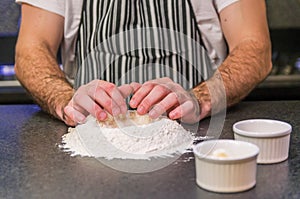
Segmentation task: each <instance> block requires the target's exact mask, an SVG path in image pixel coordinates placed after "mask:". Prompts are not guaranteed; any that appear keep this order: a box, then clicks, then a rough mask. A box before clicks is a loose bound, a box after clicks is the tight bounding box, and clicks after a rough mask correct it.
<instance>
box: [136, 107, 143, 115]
mask: <svg viewBox="0 0 300 199" xmlns="http://www.w3.org/2000/svg"><path fill="white" fill-rule="evenodd" d="M137 112H138V113H139V114H144V113H145V107H144V106H139V107H138V109H137Z"/></svg>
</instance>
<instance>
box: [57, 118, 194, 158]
mask: <svg viewBox="0 0 300 199" xmlns="http://www.w3.org/2000/svg"><path fill="white" fill-rule="evenodd" d="M193 139H194V137H193V136H192V135H191V133H190V132H188V131H186V130H185V129H184V128H183V127H182V126H181V125H180V124H178V123H177V122H176V121H173V120H170V119H168V118H165V117H161V118H159V119H156V120H152V119H150V117H149V116H147V115H144V116H140V115H137V114H136V112H129V114H128V116H127V117H121V118H112V117H110V118H108V120H106V121H105V122H98V121H97V120H96V119H95V118H93V117H91V116H89V117H88V120H87V122H86V123H85V124H81V125H78V126H76V127H75V128H69V133H67V134H65V135H64V136H63V137H62V143H63V144H62V145H61V148H63V149H64V150H65V151H68V152H71V155H73V156H76V155H80V156H90V157H97V158H98V157H100V158H106V159H115V158H117V159H149V158H151V157H166V156H172V155H175V154H177V155H178V154H182V153H183V152H185V150H186V149H188V148H189V147H191V145H192V143H193Z"/></svg>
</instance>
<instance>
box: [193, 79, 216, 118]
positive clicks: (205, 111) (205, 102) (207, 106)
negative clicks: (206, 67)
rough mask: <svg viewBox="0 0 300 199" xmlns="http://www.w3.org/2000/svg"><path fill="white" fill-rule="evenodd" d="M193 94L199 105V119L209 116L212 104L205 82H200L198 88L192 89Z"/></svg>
mask: <svg viewBox="0 0 300 199" xmlns="http://www.w3.org/2000/svg"><path fill="white" fill-rule="evenodd" d="M193 93H194V95H195V97H196V98H197V101H198V103H199V107H200V119H203V118H205V117H208V116H210V114H211V107H212V102H211V95H210V92H209V89H208V87H207V84H206V82H202V83H200V84H199V85H198V86H196V87H195V88H193Z"/></svg>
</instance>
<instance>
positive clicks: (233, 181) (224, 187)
mask: <svg viewBox="0 0 300 199" xmlns="http://www.w3.org/2000/svg"><path fill="white" fill-rule="evenodd" d="M220 150H222V151H223V152H225V153H226V155H227V157H222V156H221V157H218V155H216V154H215V152H216V151H220ZM193 151H194V155H195V164H196V182H197V184H198V185H199V186H200V187H201V188H203V189H206V190H209V191H213V192H219V193H233V192H241V191H245V190H248V189H250V188H252V187H253V186H255V184H256V166H257V164H256V158H257V155H258V153H259V148H258V147H257V146H256V145H254V144H251V143H248V142H243V141H237V140H209V141H204V142H201V143H199V144H197V145H196V146H195V147H193Z"/></svg>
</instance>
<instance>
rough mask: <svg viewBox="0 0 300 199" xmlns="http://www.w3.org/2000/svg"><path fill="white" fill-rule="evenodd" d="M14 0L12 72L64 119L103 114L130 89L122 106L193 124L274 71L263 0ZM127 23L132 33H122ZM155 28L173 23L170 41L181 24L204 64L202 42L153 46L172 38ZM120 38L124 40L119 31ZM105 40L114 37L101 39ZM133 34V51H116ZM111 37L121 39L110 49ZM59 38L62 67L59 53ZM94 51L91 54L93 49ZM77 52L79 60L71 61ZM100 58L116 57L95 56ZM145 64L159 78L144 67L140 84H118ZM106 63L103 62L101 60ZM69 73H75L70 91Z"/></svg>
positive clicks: (114, 110)
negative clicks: (18, 8) (17, 20)
mask: <svg viewBox="0 0 300 199" xmlns="http://www.w3.org/2000/svg"><path fill="white" fill-rule="evenodd" d="M17 1H18V2H23V3H22V22H21V28H20V33H19V38H18V42H17V47H16V65H15V70H16V74H17V77H18V79H19V81H20V82H21V83H22V85H23V86H24V87H25V88H26V89H27V90H28V91H29V92H30V93H31V95H32V97H33V98H34V99H35V100H36V101H37V103H38V104H40V106H41V107H42V108H43V109H44V110H45V111H47V112H49V113H50V114H52V115H53V116H55V117H57V118H58V119H61V120H63V121H64V122H65V123H66V124H67V125H76V124H77V123H81V122H84V120H85V118H86V116H87V115H89V114H91V115H93V116H95V117H96V118H97V119H98V120H105V119H106V118H107V113H110V114H112V115H119V114H122V113H125V112H126V110H127V105H126V103H125V100H124V99H125V98H127V97H128V96H129V95H130V94H132V93H133V96H132V98H131V100H130V103H129V104H130V106H131V107H132V108H136V109H137V111H138V113H139V114H145V113H148V112H149V115H150V116H151V117H153V118H156V117H158V116H159V115H161V114H163V113H164V112H167V114H168V116H169V118H171V119H182V120H183V121H184V122H188V123H194V122H197V121H199V120H201V119H202V118H204V117H207V116H209V115H210V114H211V111H212V109H213V108H214V109H215V110H221V109H224V108H225V107H226V106H232V105H234V104H236V103H237V102H239V101H240V100H241V99H243V98H244V97H245V96H246V95H247V94H248V93H249V92H250V91H251V90H252V89H253V88H254V87H255V86H256V85H257V84H258V83H259V82H261V81H262V80H263V79H264V78H265V77H266V76H267V74H268V73H269V71H270V70H271V52H270V51H271V50H270V40H269V32H268V25H267V19H266V8H265V2H264V1H263V0H239V1H237V0H211V1H206V0H191V1H185V0H177V1H176V0H175V1H174V0H169V1H168V0H166V1H158V0H157V1H149V0H144V1H136V0H128V1H108V0H106V1H105V0H98V1H97V0H95V1H84V0H76V1H75V0H74V1H65V2H63V3H62V2H61V1H56V0H53V1H51V2H50V1H47V2H45V1H39V0H17ZM50 5H51V6H50ZM195 24H196V25H195ZM149 28H150V29H149ZM132 30H133V31H134V32H133V34H126V33H128V32H129V33H130V31H132ZM140 30H141V31H140ZM143 30H147V31H148V32H150V36H149V38H150V39H149V40H151V42H150V44H151V45H152V44H153V45H154V46H150V48H148V46H147V44H145V42H144V40H147V38H148V36H147V37H145V36H144V37H143V35H146V34H148V32H147V31H144V32H143ZM161 30H171V31H170V32H168V33H167V34H166V35H167V37H170V40H172V41H177V40H176V38H178V35H177V32H179V34H184V35H186V37H187V38H192V39H191V40H192V41H195V42H196V43H197V44H201V46H202V45H203V47H204V48H205V50H206V51H207V53H208V57H209V62H210V63H211V66H209V65H208V64H207V65H205V63H207V62H208V60H207V58H205V56H200V55H199V53H202V52H203V50H201V49H199V50H197V51H194V50H192V49H195V48H189V47H182V48H179V49H178V48H177V47H178V46H179V45H180V42H181V41H180V42H179V43H178V45H177V43H176V42H175V43H176V48H175V47H174V48H171V49H170V51H166V50H165V49H163V50H162V51H161V49H158V48H159V47H160V45H163V46H168V45H167V44H166V45H164V44H165V43H167V42H168V41H167V39H169V38H166V37H163V36H162V35H163V34H160V33H161ZM173 30H174V31H173ZM172 31H173V32H172ZM123 32H125V33H124V34H125V35H124V34H123ZM114 35H117V36H116V38H114ZM127 37H129V39H128V40H126V39H124V38H127ZM111 38H114V39H113V41H112V42H107V41H110V39H111ZM120 38H123V39H124V41H123V40H122V39H120ZM141 38H144V39H141ZM145 38H146V39H145ZM135 39H136V40H135ZM160 39H161V40H160ZM156 40H159V41H160V42H162V43H163V44H161V43H160V42H156ZM116 41H118V42H116ZM130 41H134V42H133V44H132V45H137V46H135V47H137V49H139V50H136V49H135V50H136V51H133V52H132V51H130V52H128V51H126V50H125V51H122V52H121V55H120V54H119V53H120V52H119V49H120V48H123V47H124V48H126V47H127V46H130V44H128V43H129V42H130ZM184 42H186V43H187V44H186V46H193V45H194V44H193V42H190V41H189V39H185V40H184ZM106 43H107V44H106ZM173 43H174V42H169V43H168V44H169V45H172V44H173ZM112 44H115V45H118V46H117V48H114V47H113V45H112ZM139 44H141V46H139ZM150 44H149V45H150ZM226 44H227V47H228V49H229V54H228V56H226V53H227V52H226ZM99 45H100V47H99ZM102 45H103V46H102ZM60 46H62V52H63V54H62V58H63V68H64V72H65V73H64V72H63V71H62V70H61V68H60V67H59V65H58V64H57V61H56V60H57V58H56V55H57V52H58V49H59V47H60ZM75 46H76V47H75ZM140 47H141V48H140ZM196 48H197V47H196ZM204 48H203V49H204ZM95 49H96V50H95ZM127 50H128V49H127ZM173 50H174V52H173ZM185 51H187V56H188V57H192V60H195V59H200V61H198V62H197V61H196V62H195V63H196V64H194V65H195V66H194V65H193V64H190V63H187V62H186V60H184V59H183V60H182V57H180V55H181V53H183V52H185ZM94 52H97V53H98V54H96V55H94V56H93V54H94ZM168 52H170V53H168ZM90 54H92V57H91V58H89V56H90ZM74 57H75V58H74ZM199 57H203V58H199ZM184 58H185V57H184ZM75 59H76V60H77V66H76V67H77V68H76V67H74V66H73V65H72V64H71V63H72V62H73V61H74V60H75ZM86 60H87V61H86ZM104 60H113V61H114V62H111V63H110V61H108V62H109V64H108V62H103V63H102V61H104ZM115 60H116V61H115ZM136 60H138V61H136ZM149 60H150V61H149ZM128 63H129V64H128ZM147 63H148V64H150V65H156V64H158V65H159V66H157V67H155V69H153V70H154V72H153V73H154V74H157V71H158V70H159V71H160V70H164V71H162V72H161V73H160V75H157V76H155V75H154V76H150V75H148V74H146V76H147V77H146V78H144V79H140V80H141V81H140V82H139V83H137V82H135V81H133V80H131V79H130V78H129V80H128V81H121V82H122V84H120V85H118V86H117V85H116V84H117V83H118V82H116V81H118V80H119V79H120V77H121V75H122V72H123V71H125V69H128V67H132V68H130V70H133V69H136V68H137V67H138V66H140V65H143V64H144V65H145V64H147ZM199 63H202V64H199ZM106 65H109V67H107V68H105V67H106ZM162 65H164V67H162ZM165 65H167V67H172V68H171V69H168V68H167V67H165ZM168 65H172V66H168ZM190 65H192V66H190ZM95 66H97V67H95ZM174 67H177V70H180V74H184V75H183V76H185V75H188V74H190V76H189V77H188V79H190V78H191V76H192V77H195V78H191V79H192V80H191V81H192V83H191V84H189V85H191V86H192V88H191V87H189V88H190V90H189V91H187V89H188V88H187V87H185V88H184V86H183V84H182V81H181V80H178V82H176V81H175V80H174V78H175V77H176V75H177V74H174V75H173V76H172V74H173V73H172V70H173V69H174ZM209 67H211V68H212V69H216V68H218V70H216V71H215V72H214V74H213V75H210V74H209V73H207V74H203V73H201V75H202V76H203V77H204V78H203V79H204V80H206V81H202V80H201V79H202V78H200V77H199V75H197V70H200V71H206V69H207V68H209ZM162 68H163V69H162ZM183 68H184V69H183ZM195 68H196V72H195V70H194V69H195ZM143 69H144V70H145V69H147V67H146V68H143ZM143 69H141V70H143ZM191 71H192V72H191ZM74 72H75V73H76V75H74ZM103 74H104V75H103ZM137 74H142V73H140V72H137ZM143 74H144V73H143ZM163 74H167V75H165V76H167V77H169V78H167V77H165V76H164V75H163ZM70 78H71V79H72V78H75V82H74V84H75V89H74V88H73V83H70V81H69V80H70ZM102 78H103V79H102ZM178 79H180V78H178ZM110 80H112V81H110ZM131 81H132V82H131ZM71 82H72V81H71ZM195 82H197V83H196V84H195ZM224 89H225V92H226V99H224V97H225V96H224V91H223V90H224ZM193 96H195V97H196V100H195V98H194V97H193ZM224 100H226V104H225V105H224V103H223V102H224ZM197 106H199V107H200V110H199V109H197Z"/></svg>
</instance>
